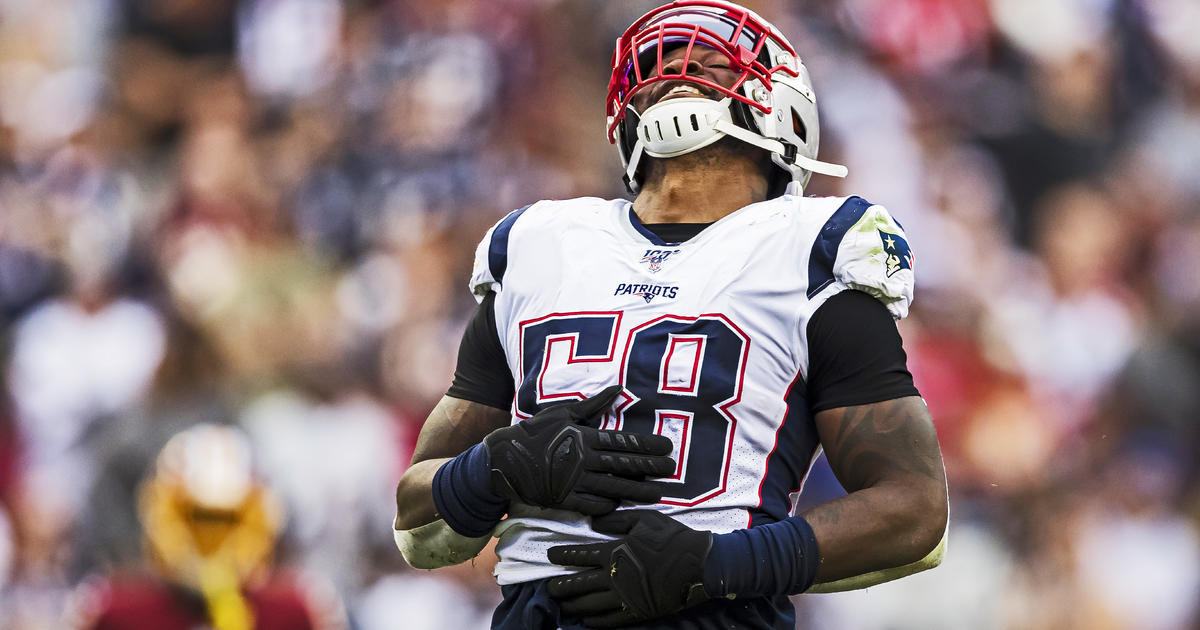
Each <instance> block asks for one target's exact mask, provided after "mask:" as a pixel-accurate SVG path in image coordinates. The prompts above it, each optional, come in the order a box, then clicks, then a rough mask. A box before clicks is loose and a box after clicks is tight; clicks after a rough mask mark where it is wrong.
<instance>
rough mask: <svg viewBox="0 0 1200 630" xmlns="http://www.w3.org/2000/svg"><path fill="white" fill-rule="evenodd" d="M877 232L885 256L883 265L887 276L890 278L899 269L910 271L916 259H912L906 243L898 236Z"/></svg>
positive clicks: (881, 231)
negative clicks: (885, 267)
mask: <svg viewBox="0 0 1200 630" xmlns="http://www.w3.org/2000/svg"><path fill="white" fill-rule="evenodd" d="M877 231H878V232H879V240H881V241H883V253H884V255H885V256H886V258H885V259H884V264H885V265H887V275H888V277H889V278H890V277H892V275H893V274H895V273H896V272H897V271H900V270H901V269H912V268H913V263H915V262H916V258H914V257H913V253H912V250H911V249H909V247H908V241H906V240H904V237H902V236H900V235H899V234H892V233H891V232H884V231H883V230H877Z"/></svg>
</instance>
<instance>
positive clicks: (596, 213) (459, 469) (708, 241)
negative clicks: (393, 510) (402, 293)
mask: <svg viewBox="0 0 1200 630" xmlns="http://www.w3.org/2000/svg"><path fill="white" fill-rule="evenodd" d="M607 106H608V133H609V139H610V141H612V142H613V143H615V144H616V146H617V149H618V152H619V154H620V158H621V161H622V164H623V165H624V167H625V181H626V184H627V186H628V188H629V189H630V191H631V192H632V193H634V194H635V195H636V197H635V199H634V200H633V202H632V203H631V202H629V201H626V200H622V199H617V200H605V199H595V198H582V199H572V200H566V201H539V202H537V203H534V204H532V205H529V206H526V207H525V208H522V209H520V210H517V211H514V212H512V213H510V214H509V215H508V216H506V217H504V218H503V219H501V220H500V221H499V222H498V223H497V224H496V225H495V226H494V227H493V228H492V229H491V230H490V231H488V233H487V234H486V235H485V236H484V238H483V241H482V242H481V243H480V245H479V248H478V250H477V252H476V257H475V268H474V273H473V275H472V277H471V281H470V288H471V290H472V291H473V292H474V293H475V295H476V296H477V297H478V299H479V300H480V307H479V310H478V311H477V312H476V314H475V316H474V318H473V320H472V321H471V323H470V325H469V328H468V330H467V332H466V334H465V336H464V339H463V342H462V346H461V348H460V353H459V361H458V368H457V371H456V374H455V378H454V382H453V384H452V385H451V387H450V389H449V391H448V393H447V395H446V397H445V398H444V399H443V400H442V401H441V403H440V404H439V405H438V406H437V408H436V409H435V410H434V411H433V413H432V414H431V416H430V417H429V419H428V421H427V423H426V425H425V427H424V429H423V430H422V432H421V436H420V439H419V442H418V445H417V450H416V453H415V455H414V457H413V462H414V463H413V466H412V467H411V468H410V469H409V470H408V471H407V472H406V473H405V475H404V476H403V478H402V479H401V481H400V484H399V487H398V489H397V505H398V515H397V517H396V522H395V529H396V540H397V544H398V545H399V546H400V548H401V550H402V551H403V553H404V554H405V557H406V558H407V559H408V560H409V562H411V563H412V564H414V565H415V566H419V567H435V566H440V565H444V564H447V563H453V562H460V561H462V560H464V559H466V558H469V557H471V556H472V555H473V554H474V553H476V552H477V551H478V549H479V548H481V547H482V546H483V544H484V542H486V541H487V540H488V537H489V536H496V537H498V538H499V541H498V544H497V547H496V550H497V553H498V554H499V563H498V564H497V565H496V577H497V580H498V582H499V583H500V585H501V587H502V592H503V595H504V602H503V604H502V605H501V606H500V607H499V608H498V609H497V611H496V613H495V616H494V619H493V627H495V628H503V629H514V630H516V629H521V630H533V629H537V630H541V629H543V628H547V629H549V628H559V627H561V628H567V629H574V628H580V627H621V626H634V627H644V628H649V627H654V628H779V629H783V628H788V629H790V628H793V627H794V626H795V612H794V609H793V607H792V605H791V603H790V601H789V599H788V596H789V595H792V594H797V593H803V592H816V591H828V590H837V589H845V588H860V587H863V586H869V585H871V584H876V583H879V582H881V581H885V580H889V579H895V578H897V577H900V576H903V575H907V574H909V573H912V572H915V571H919V570H922V569H925V568H928V567H931V566H934V565H936V564H937V563H938V562H939V560H940V557H941V550H942V549H943V548H944V540H945V531H946V523H947V510H948V506H947V492H946V480H945V472H944V468H943V465H942V459H941V453H940V450H939V447H938V443H937V437H936V434H935V431H934V428H933V423H932V421H931V419H930V416H929V412H928V411H927V409H926V407H925V404H924V403H923V401H922V400H921V398H920V395H919V393H918V391H917V389H916V388H915V387H914V385H913V381H912V376H911V374H910V373H909V372H908V369H907V367H906V357H905V354H904V350H903V348H902V345H901V339H900V336H899V333H898V331H897V328H896V325H895V321H894V320H895V319H899V318H902V317H904V316H905V315H906V314H907V312H908V308H909V303H910V302H911V300H912V297H913V281H914V277H913V263H914V260H913V255H912V252H911V251H910V250H909V247H908V244H907V239H906V235H905V233H904V230H903V228H902V227H901V226H900V224H899V222H897V221H896V220H895V219H894V218H893V217H892V216H891V215H890V214H889V213H888V211H887V210H885V209H884V208H883V207H882V206H878V205H875V204H872V203H870V202H868V201H866V200H864V199H861V198H859V197H846V198H813V197H804V196H803V195H802V192H803V189H804V186H805V185H806V184H807V182H808V180H809V178H810V176H811V175H812V174H813V173H820V174H825V175H833V176H841V175H844V174H845V169H844V168H843V167H841V166H837V165H834V164H829V163H825V162H821V161H818V160H817V159H816V157H817V146H818V139H819V127H818V124H817V107H816V101H815V96H814V93H813V89H812V86H811V84H810V82H809V77H808V72H807V70H806V69H805V67H804V65H803V64H802V63H801V61H800V58H799V57H798V56H797V53H796V51H795V49H794V48H793V47H792V45H791V44H790V43H789V42H788V40H787V39H786V38H785V37H784V36H783V35H782V34H781V33H780V32H779V31H778V30H777V29H776V28H775V27H774V26H772V25H771V24H770V23H768V22H767V21H766V20H764V19H762V18H761V17H759V16H758V15H756V14H755V13H753V12H751V11H749V10H747V9H745V8H743V7H740V6H738V5H734V4H731V3H728V2H721V1H718V0H690V1H689V0H681V1H678V2H672V3H670V4H668V5H665V6H662V7H659V8H657V9H654V10H653V11H650V12H649V13H647V14H646V15H644V16H642V17H641V18H639V19H638V20H637V21H635V22H634V23H633V24H632V25H631V26H630V27H629V28H628V30H626V31H625V33H624V34H623V35H622V36H621V38H620V39H619V40H618V41H617V46H616V51H615V53H614V55H613V62H612V76H611V80H610V82H609V91H608V104H607ZM822 449H824V451H825V453H826V455H827V456H828V459H829V463H830V465H831V467H832V468H833V471H834V472H835V474H836V475H837V477H838V479H839V480H840V481H841V483H842V485H843V486H844V487H845V488H846V490H847V491H848V494H847V495H846V496H844V497H841V498H838V499H836V500H833V501H830V502H828V503H826V504H824V505H820V506H818V507H816V508H813V509H811V510H808V511H806V512H805V513H803V514H793V511H794V510H793V505H794V502H795V499H796V496H797V495H798V493H799V491H800V488H801V487H802V486H803V483H804V479H805V477H806V475H807V474H808V470H809V468H810V466H811V464H812V462H813V460H814V459H815V458H816V456H817V455H818V453H819V452H820V451H821V450H822Z"/></svg>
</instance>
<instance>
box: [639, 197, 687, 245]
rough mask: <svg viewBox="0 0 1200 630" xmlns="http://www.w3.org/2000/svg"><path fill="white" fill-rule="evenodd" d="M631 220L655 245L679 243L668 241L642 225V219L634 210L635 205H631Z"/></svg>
mask: <svg viewBox="0 0 1200 630" xmlns="http://www.w3.org/2000/svg"><path fill="white" fill-rule="evenodd" d="M629 222H630V223H631V224H632V225H633V229H635V230H637V231H638V233H640V234H641V235H642V236H645V237H646V240H648V241H650V242H651V243H654V244H655V245H664V246H666V245H678V244H679V243H668V242H666V241H664V240H662V239H661V238H659V237H658V235H657V234H655V233H654V232H651V231H650V230H649V229H648V228H647V227H646V226H644V225H642V221H641V220H640V219H638V216H637V213H635V212H634V211H633V206H632V205H631V206H629Z"/></svg>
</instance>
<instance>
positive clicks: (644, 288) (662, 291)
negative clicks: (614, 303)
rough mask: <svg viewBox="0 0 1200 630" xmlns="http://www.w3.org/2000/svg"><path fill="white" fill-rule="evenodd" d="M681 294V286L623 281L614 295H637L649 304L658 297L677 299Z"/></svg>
mask: <svg viewBox="0 0 1200 630" xmlns="http://www.w3.org/2000/svg"><path fill="white" fill-rule="evenodd" d="M678 294H679V287H674V286H669V285H665V284H644V283H638V282H628V283H626V282H622V283H620V284H618V285H617V289H616V290H615V291H613V295H636V296H638V297H640V298H642V299H643V300H646V303H647V304H649V303H650V301H651V300H653V299H654V298H656V297H664V298H667V299H668V300H673V299H675V296H676V295H678Z"/></svg>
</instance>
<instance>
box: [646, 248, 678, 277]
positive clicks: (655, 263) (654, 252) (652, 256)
mask: <svg viewBox="0 0 1200 630" xmlns="http://www.w3.org/2000/svg"><path fill="white" fill-rule="evenodd" d="M678 253H679V250H678V249H647V250H646V253H645V254H642V259H641V261H639V262H641V263H642V264H644V265H646V268H647V269H649V270H650V272H651V273H658V272H659V270H660V269H662V264H663V263H664V262H666V260H667V258H668V257H670V256H671V255H672V254H678Z"/></svg>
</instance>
